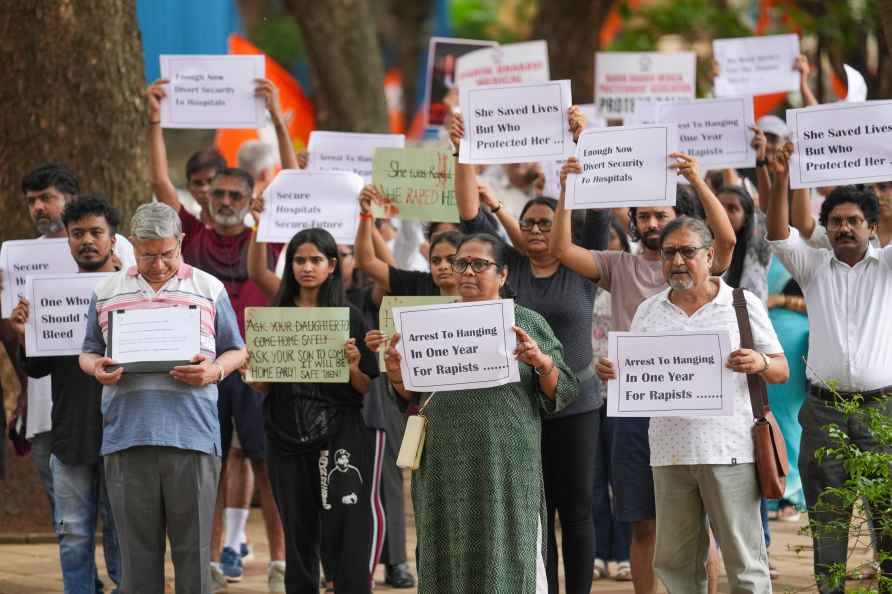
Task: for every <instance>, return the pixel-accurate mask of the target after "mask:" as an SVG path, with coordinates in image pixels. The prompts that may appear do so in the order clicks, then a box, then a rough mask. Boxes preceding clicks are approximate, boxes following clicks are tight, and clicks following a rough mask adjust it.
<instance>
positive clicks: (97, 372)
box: [93, 357, 124, 386]
mask: <svg viewBox="0 0 892 594" xmlns="http://www.w3.org/2000/svg"><path fill="white" fill-rule="evenodd" d="M109 367H117V369H115V370H114V371H107V368H109ZM123 376H124V368H123V367H121V366H119V365H118V362H117V361H115V360H114V359H112V358H111V357H100V358H99V359H96V362H95V363H93V377H95V378H96V381H98V382H99V383H100V384H102V385H103V386H114V385H115V384H116V383H118V382H119V381H121V378H122V377H123Z"/></svg>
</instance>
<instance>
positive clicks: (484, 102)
mask: <svg viewBox="0 0 892 594" xmlns="http://www.w3.org/2000/svg"><path fill="white" fill-rule="evenodd" d="M459 92H460V94H461V105H462V113H463V114H464V118H465V136H464V138H462V140H461V147H460V149H459V157H458V161H459V163H473V164H481V165H483V164H490V165H492V164H497V163H525V162H529V161H540V160H543V159H559V158H564V157H567V156H569V155H572V154H573V152H574V151H575V150H576V145H575V144H574V143H573V135H572V134H571V133H570V125H569V123H568V121H567V110H568V109H570V81H568V80H555V81H551V82H546V83H532V84H528V85H511V86H498V85H496V86H488V87H478V88H474V89H460V91H459Z"/></svg>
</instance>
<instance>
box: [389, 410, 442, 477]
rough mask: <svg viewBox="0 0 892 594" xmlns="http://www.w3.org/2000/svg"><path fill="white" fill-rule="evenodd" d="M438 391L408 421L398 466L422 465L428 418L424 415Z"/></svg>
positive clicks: (414, 468) (413, 467)
mask: <svg viewBox="0 0 892 594" xmlns="http://www.w3.org/2000/svg"><path fill="white" fill-rule="evenodd" d="M434 394H436V392H433V393H432V394H431V395H430V397H429V398H428V399H427V402H425V403H424V405H423V406H422V407H421V408H420V409H418V414H414V415H412V416H410V417H409V418H408V420H407V421H406V431H405V433H403V441H402V443H400V453H399V455H397V457H396V465H397V467H398V468H408V469H409V470H418V467H419V466H421V453H422V452H423V451H424V438H425V436H426V435H427V418H426V417H425V416H424V409H425V407H426V406H427V405H428V404H430V401H431V399H432V398H433V397H434Z"/></svg>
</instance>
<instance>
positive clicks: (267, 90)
mask: <svg viewBox="0 0 892 594" xmlns="http://www.w3.org/2000/svg"><path fill="white" fill-rule="evenodd" d="M254 82H255V83H256V84H257V86H256V87H255V88H254V96H255V97H260V98H261V99H263V103H264V105H266V110H267V111H268V112H269V115H270V117H272V119H273V121H274V122H276V121H279V122H281V121H284V120H283V118H282V105H281V103H280V102H279V88H278V87H277V86H276V85H274V84H273V83H272V81H270V80H267V79H265V78H255V79H254Z"/></svg>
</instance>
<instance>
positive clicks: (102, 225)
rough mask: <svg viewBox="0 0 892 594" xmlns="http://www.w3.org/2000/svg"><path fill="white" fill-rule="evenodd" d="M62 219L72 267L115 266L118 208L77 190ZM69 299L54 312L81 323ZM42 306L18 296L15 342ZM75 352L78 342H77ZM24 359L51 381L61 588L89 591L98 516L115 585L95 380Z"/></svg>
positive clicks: (65, 364)
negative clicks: (58, 311) (77, 194)
mask: <svg viewBox="0 0 892 594" xmlns="http://www.w3.org/2000/svg"><path fill="white" fill-rule="evenodd" d="M61 219H62V221H63V223H64V225H65V229H66V230H67V232H68V245H69V247H70V249H71V256H72V257H73V258H74V260H75V261H76V262H77V267H78V272H80V273H102V272H106V273H110V272H114V271H115V270H117V268H116V267H115V261H114V259H113V258H112V254H113V251H114V247H115V231H116V230H117V227H118V223H119V222H120V214H119V213H118V211H117V210H116V209H115V208H112V207H111V206H110V205H109V204H108V202H106V201H105V200H103V199H102V198H99V197H95V196H79V197H77V198H73V199H70V200H68V202H67V204H66V206H65V209H64V210H63V211H62V214H61ZM87 276H89V277H92V280H93V284H95V283H96V282H98V281H99V279H98V278H96V275H94V274H87ZM57 282H58V281H57ZM74 300H75V301H76V302H77V305H75V306H74V307H71V305H70V301H69V305H68V306H67V311H65V312H60V314H61V315H56V316H55V317H57V318H70V317H74V318H75V319H76V320H77V321H78V322H80V324H79V325H80V327H81V328H83V327H84V325H85V324H84V323H83V321H82V320H84V319H86V313H87V305H86V304H83V303H82V302H81V300H80V299H79V298H77V297H75V298H74ZM42 301H43V300H42ZM87 303H89V299H88V300H87ZM43 305H44V304H43V303H40V302H35V303H34V304H33V312H34V315H33V317H32V316H31V315H30V314H31V313H32V304H31V303H29V301H28V300H27V299H24V298H23V299H21V300H20V301H19V304H18V305H17V306H16V308H15V310H14V311H13V313H12V316H11V322H12V325H13V328H14V329H15V330H16V332H17V334H18V335H19V340H20V341H23V340H24V335H25V332H26V327H25V326H26V324H31V325H33V324H34V323H36V321H37V320H36V319H33V318H40V317H43V316H49V317H52V316H51V314H49V313H42V312H41V309H42V308H43ZM50 311H53V310H50ZM29 318H30V319H29ZM81 336H82V335H81ZM81 340H82V338H81ZM79 351H80V345H78V346H77V352H79ZM23 363H24V368H25V371H26V372H27V374H28V376H29V377H33V378H43V377H46V378H50V379H51V383H52V402H53V404H52V426H53V430H52V432H51V435H52V441H51V455H50V472H51V474H52V481H53V485H54V497H55V509H54V525H55V530H56V534H57V535H58V537H59V558H60V561H61V564H62V580H63V583H64V585H65V589H66V590H67V591H71V592H80V591H85V590H86V591H92V589H93V588H94V587H95V584H96V583H97V580H98V576H97V572H96V562H95V557H96V553H95V537H96V520H97V517H98V516H101V517H102V524H103V539H102V546H103V549H104V551H105V562H106V568H107V570H108V574H109V577H110V578H111V580H112V581H113V582H114V583H115V584H116V585H119V584H120V583H121V579H120V578H121V576H120V558H119V550H118V538H117V532H116V531H115V523H114V520H113V518H112V511H111V508H110V507H109V504H108V496H107V495H106V493H105V491H106V487H105V473H104V472H103V470H102V458H101V457H100V455H99V449H100V443H101V441H102V413H101V412H100V397H101V394H102V385H101V384H100V383H99V382H97V381H96V380H95V379H93V378H91V377H90V376H88V375H86V374H84V372H83V371H82V370H81V368H80V366H79V365H78V357H77V356H76V355H67V356H51V357H47V356H41V357H33V356H30V353H29V356H28V357H26V358H24V360H23Z"/></svg>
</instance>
